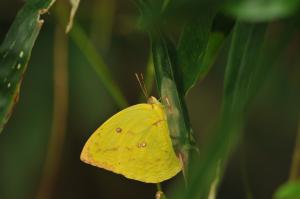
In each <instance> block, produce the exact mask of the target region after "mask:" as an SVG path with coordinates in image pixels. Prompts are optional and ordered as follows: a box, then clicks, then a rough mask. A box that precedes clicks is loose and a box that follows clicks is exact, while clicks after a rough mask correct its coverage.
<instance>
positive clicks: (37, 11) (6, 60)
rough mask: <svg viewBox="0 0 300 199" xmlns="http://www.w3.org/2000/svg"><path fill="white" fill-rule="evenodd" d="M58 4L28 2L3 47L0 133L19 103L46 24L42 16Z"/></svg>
mask: <svg viewBox="0 0 300 199" xmlns="http://www.w3.org/2000/svg"><path fill="white" fill-rule="evenodd" d="M54 1H55V0H30V1H27V2H26V4H25V5H24V6H23V8H22V9H21V10H20V11H19V13H18V14H17V16H16V18H15V20H14V22H13V24H12V26H11V27H10V29H9V31H8V33H7V35H6V37H5V39H4V41H3V43H2V44H1V46H0V132H1V131H2V130H3V128H4V125H5V124H6V122H7V121H8V119H9V117H10V115H11V112H12V109H13V107H14V105H15V103H16V102H17V101H18V96H19V90H20V86H21V82H22V79H23V75H24V73H25V71H26V68H27V64H28V61H29V58H30V54H31V50H32V48H33V45H34V43H35V40H36V38H37V36H38V34H39V31H40V29H41V27H42V25H43V22H44V21H43V20H41V19H40V16H41V14H44V13H45V12H47V10H48V9H49V8H50V7H51V5H52V4H53V3H54Z"/></svg>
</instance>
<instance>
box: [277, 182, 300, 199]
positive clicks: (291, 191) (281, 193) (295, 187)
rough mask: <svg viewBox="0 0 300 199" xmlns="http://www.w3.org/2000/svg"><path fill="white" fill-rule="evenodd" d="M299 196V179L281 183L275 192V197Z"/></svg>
mask: <svg viewBox="0 0 300 199" xmlns="http://www.w3.org/2000/svg"><path fill="white" fill-rule="evenodd" d="M298 198H300V181H296V182H289V183H286V184H283V185H282V186H280V187H279V189H278V190H277V191H276V192H275V199H298Z"/></svg>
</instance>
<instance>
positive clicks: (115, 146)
mask: <svg viewBox="0 0 300 199" xmlns="http://www.w3.org/2000/svg"><path fill="white" fill-rule="evenodd" d="M81 159H82V160H83V161H84V162H86V163H89V164H91V165H94V166H98V167H100V168H104V169H107V170H110V171H113V172H115V173H119V174H122V175H124V176H125V177H127V178H130V179H135V180H139V181H142V182H149V183H157V182H161V181H164V180H167V179H169V178H171V177H173V176H174V175H176V174H177V173H178V172H179V171H180V170H181V163H180V161H179V159H178V158H177V157H176V154H175V152H174V150H173V147H172V143H171V139H170V136H169V130H168V126H167V122H166V118H165V114H164V110H163V108H162V106H161V104H138V105H134V106H131V107H129V108H126V109H124V110H122V111H120V112H119V113H117V114H115V115H114V116H112V117H111V118H110V119H109V120H107V121H106V122H105V123H104V124H103V125H102V126H100V127H99V128H98V129H97V130H96V131H95V132H94V133H93V134H92V136H91V137H90V138H89V140H88V141H87V143H86V145H85V146H84V149H83V151H82V154H81Z"/></svg>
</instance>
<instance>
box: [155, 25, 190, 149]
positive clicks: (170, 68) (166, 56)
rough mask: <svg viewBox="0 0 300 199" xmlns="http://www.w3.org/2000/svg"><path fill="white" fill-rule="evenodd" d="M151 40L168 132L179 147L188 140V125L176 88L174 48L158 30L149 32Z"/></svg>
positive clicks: (184, 109) (184, 108)
mask: <svg viewBox="0 0 300 199" xmlns="http://www.w3.org/2000/svg"><path fill="white" fill-rule="evenodd" d="M151 42H152V54H153V63H154V68H155V74H156V81H157V87H158V90H159V92H160V95H161V100H162V103H163V104H164V105H165V107H166V108H165V110H166V114H167V118H168V124H169V130H170V134H171V137H173V138H175V139H177V141H179V143H177V144H179V146H180V147H181V146H184V145H185V144H186V143H188V142H189V140H190V127H189V119H188V114H187V109H186V105H185V102H184V95H183V93H181V92H180V91H179V89H178V81H177V79H178V70H177V68H176V63H175V62H174V61H175V60H176V49H175V47H174V45H173V44H172V43H171V42H170V41H169V40H168V39H167V38H166V37H165V36H164V35H163V34H162V33H161V32H160V31H157V32H152V33H151ZM175 144H176V142H175Z"/></svg>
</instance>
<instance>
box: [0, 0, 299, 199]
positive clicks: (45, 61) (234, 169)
mask: <svg viewBox="0 0 300 199" xmlns="http://www.w3.org/2000/svg"><path fill="white" fill-rule="evenodd" d="M22 5H23V1H20V0H9V1H8V0H6V1H5V0H2V1H1V2H0V41H2V40H3V39H4V37H5V34H6V32H7V31H8V29H9V27H10V25H11V23H12V21H13V20H14V17H15V15H16V13H17V11H18V10H19V9H20V8H21V6H22ZM53 10H55V8H54V9H51V10H50V12H49V13H48V14H46V15H43V17H42V18H43V19H45V24H44V27H43V28H42V30H41V33H40V35H39V37H38V39H37V42H36V44H35V46H34V49H33V51H32V57H31V60H30V62H29V66H28V69H27V72H26V75H25V78H24V82H23V84H22V87H21V93H20V100H19V103H18V104H17V105H16V107H15V109H14V112H13V114H12V117H11V119H10V120H9V122H8V124H7V125H6V127H5V129H4V131H3V132H2V134H1V135H0V160H1V161H0V198H1V199H29V198H36V197H37V194H38V192H39V189H40V183H41V179H42V176H43V175H44V173H45V171H44V169H43V168H44V166H45V162H46V158H47V150H48V145H49V140H50V133H51V129H52V122H53V119H52V118H53V98H54V94H53V93H54V91H53V90H54V85H53V78H54V72H53V70H54V66H53V65H54V58H53V57H54V53H53V52H54V51H55V50H57V49H56V48H57V46H55V45H54V44H55V38H56V37H55V32H56V31H57V29H63V28H64V27H63V26H61V25H59V22H58V21H57V17H56V16H55V15H56V14H55V12H54V11H53ZM138 16H139V12H138V9H137V8H136V7H135V6H134V4H133V3H132V2H130V1H124V0H89V1H82V2H81V4H80V6H79V10H78V12H77V14H76V21H77V22H78V24H80V26H81V27H82V28H83V29H84V31H85V33H86V34H87V36H88V39H89V40H90V41H91V43H92V44H93V45H94V46H95V48H96V49H97V52H98V53H99V55H100V56H101V57H102V58H103V60H104V62H105V64H106V65H107V66H108V68H109V70H110V72H111V74H112V76H113V78H114V80H115V81H116V83H117V85H118V87H119V88H120V90H121V91H122V93H123V95H124V96H125V97H126V100H127V101H128V104H130V105H132V104H136V103H139V102H141V101H146V99H144V98H143V100H140V95H141V93H142V92H141V89H140V88H139V86H138V83H137V80H136V78H135V76H134V73H145V71H146V66H147V63H148V59H149V48H150V43H149V39H148V35H147V33H146V32H144V31H143V30H141V29H140V28H139V26H138V24H139V18H138ZM233 23H234V18H232V17H231V16H228V15H226V14H220V15H219V16H218V22H217V23H216V24H215V26H216V27H217V28H216V29H220V31H221V32H223V33H224V34H225V35H226V36H228V35H229V34H230V30H231V28H232V26H233ZM285 23H287V21H285V19H283V20H274V21H272V23H271V24H270V26H269V29H268V31H269V34H268V36H269V37H270V38H271V39H270V41H272V42H274V43H275V45H276V40H274V41H273V40H272V36H274V35H273V34H275V35H276V31H277V30H278V29H280V28H282V27H283V24H285ZM64 25H65V24H64ZM292 26H293V27H294V29H293V30H294V31H295V30H296V31H295V33H294V34H292V35H291V37H290V38H289V39H288V40H287V45H286V48H285V49H283V51H282V52H281V53H280V58H281V59H280V61H278V62H276V64H274V67H273V66H272V70H271V72H270V73H267V74H265V78H264V79H265V81H264V82H263V83H264V85H263V86H262V89H261V90H260V91H259V92H258V94H257V95H256V96H255V99H254V102H253V103H252V104H251V108H250V111H249V114H248V117H247V120H246V124H245V128H244V134H243V136H242V138H241V139H240V140H239V142H238V146H237V148H236V149H235V150H234V152H233V155H232V156H231V158H230V159H229V161H228V166H227V168H226V171H225V175H224V179H223V181H222V182H221V185H220V188H219V191H218V197H217V198H220V199H225V198H228V199H234V198H247V197H249V196H250V195H252V198H258V199H266V198H272V195H273V193H274V192H275V191H276V189H277V188H278V187H279V186H280V185H281V184H282V183H284V182H286V181H287V179H288V176H289V170H290V165H291V160H292V154H293V150H294V145H295V137H296V133H297V129H298V126H299V112H300V110H299V107H300V65H299V63H300V62H299V61H300V57H299V48H300V32H299V23H295V24H293V25H292ZM172 28H173V30H172V31H173V33H174V35H175V36H174V37H175V38H176V35H178V30H177V27H176V23H174V24H172ZM274 38H276V37H274ZM63 39H64V40H65V42H67V49H68V52H67V54H68V65H67V75H68V80H67V82H68V93H67V94H68V104H67V106H68V113H67V124H66V125H67V126H66V131H65V138H64V139H63V145H62V146H63V147H62V150H61V151H60V152H59V154H56V155H57V156H58V157H59V156H60V158H59V160H58V162H56V163H57V166H58V169H57V173H56V175H55V178H54V183H53V184H54V186H53V188H52V189H51V191H50V194H49V195H48V197H49V198H57V199H58V198H124V199H125V198H144V199H147V198H149V199H150V198H154V196H155V192H156V187H155V185H152V184H144V183H140V182H136V181H133V180H128V179H126V178H124V177H122V176H120V175H116V174H113V173H111V172H108V171H105V170H102V169H98V168H96V167H92V166H90V165H87V164H84V163H83V162H81V161H80V160H79V155H80V152H81V149H82V147H83V145H84V143H85V141H86V140H87V138H88V137H89V136H90V135H91V133H92V132H93V131H94V130H95V129H96V128H97V127H98V126H99V125H100V124H101V123H102V122H104V121H105V120H106V119H107V118H108V117H110V116H111V115H112V114H114V113H116V112H117V111H119V110H121V108H120V107H119V106H118V105H117V103H116V102H115V101H114V100H113V98H112V97H111V95H110V93H109V92H107V90H106V89H105V86H104V85H103V83H102V81H101V80H100V79H99V77H98V76H97V74H96V73H95V71H94V70H93V68H92V67H91V66H90V63H89V62H88V61H87V58H86V57H85V56H84V55H83V53H82V51H81V50H80V49H79V48H78V46H77V44H76V43H74V40H73V39H71V38H68V37H63ZM58 46H59V45H58ZM227 51H228V42H227V40H226V41H225V42H224V44H223V47H222V48H221V50H220V52H219V56H218V58H217V60H216V62H215V63H214V65H213V67H212V69H211V71H210V72H209V73H208V75H207V77H206V78H205V79H204V80H203V81H201V82H199V83H198V84H197V85H196V86H195V87H194V88H193V89H192V90H191V91H190V93H189V94H188V96H187V98H186V99H187V105H188V110H189V114H190V119H191V124H192V127H193V130H194V133H195V137H196V140H197V144H198V145H199V147H200V149H201V145H202V144H203V143H205V142H206V140H207V137H208V136H207V135H208V134H209V132H211V130H212V129H213V128H214V127H215V126H216V124H217V120H218V115H219V112H220V106H221V101H222V89H223V76H224V69H225V64H226V53H227ZM152 93H153V94H154V95H157V94H155V93H156V92H155V85H154V91H153V92H152ZM178 179H181V176H180V175H179V176H178V177H176V178H174V179H172V180H170V181H168V182H166V183H163V188H164V190H166V192H167V193H168V192H169V191H171V189H169V188H170V187H172V186H170V185H171V184H173V183H174V182H175V181H177V180H178Z"/></svg>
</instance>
